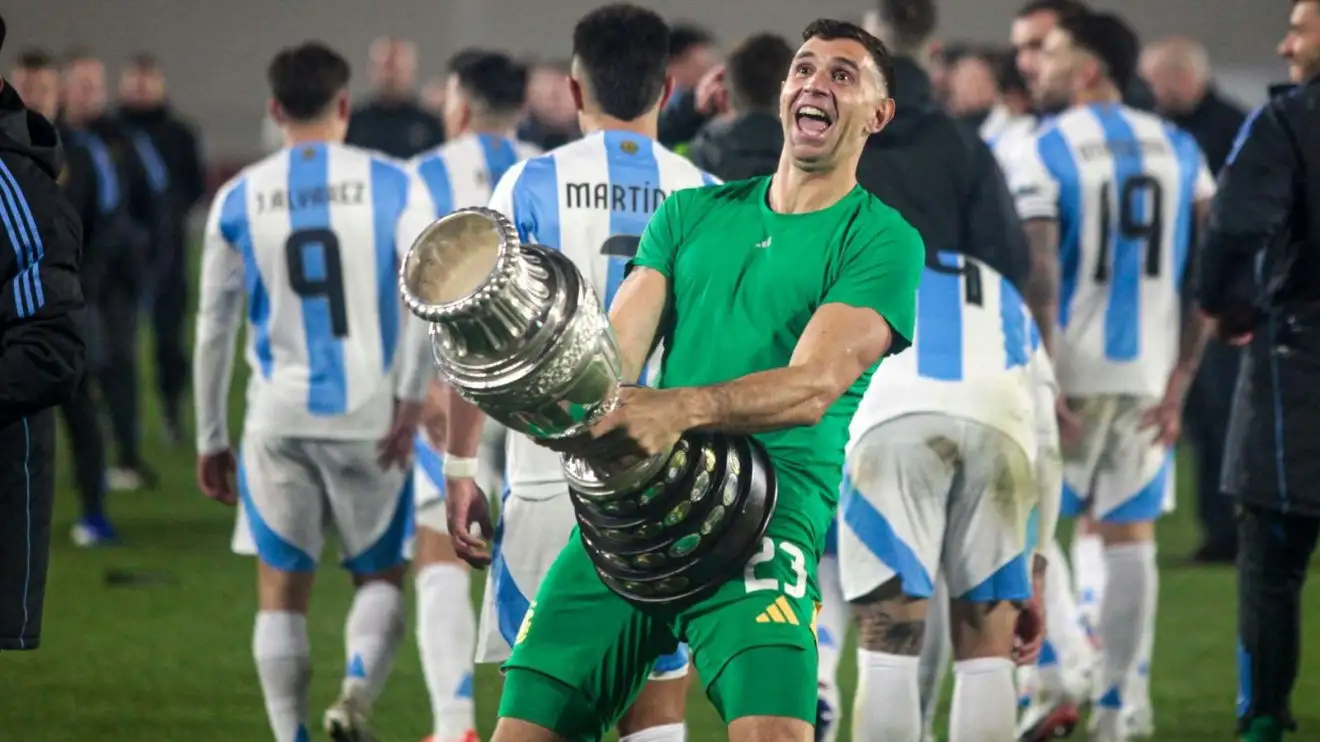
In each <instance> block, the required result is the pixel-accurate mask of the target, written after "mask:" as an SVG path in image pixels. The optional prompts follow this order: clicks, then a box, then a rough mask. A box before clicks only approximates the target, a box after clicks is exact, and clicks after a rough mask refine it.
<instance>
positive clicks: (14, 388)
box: [0, 85, 85, 517]
mask: <svg viewBox="0 0 1320 742" xmlns="http://www.w3.org/2000/svg"><path fill="white" fill-rule="evenodd" d="M0 162H3V164H4V168H3V170H0V181H2V182H0V192H3V193H4V194H5V198H4V199H0V204H3V207H2V208H0V215H3V216H4V218H3V219H0V243H4V244H0V280H2V281H3V283H0V488H3V487H6V486H8V485H9V483H10V481H9V480H8V479H6V477H9V476H10V475H11V474H12V471H11V467H14V466H19V465H18V464H16V463H12V464H11V462H17V461H18V460H19V459H20V458H21V452H22V451H23V450H24V446H25V443H24V435H25V431H24V425H23V422H24V419H25V418H26V417H28V416H32V415H36V414H38V413H41V412H42V411H43V410H47V409H48V408H50V407H52V406H54V405H57V404H59V403H61V402H63V401H64V400H65V399H67V398H68V397H69V396H70V395H71V394H72V392H73V388H74V385H75V384H76V383H77V381H78V379H79V377H80V375H81V374H82V371H83V361H84V353H85V348H84V346H83V338H82V336H81V335H80V334H79V332H78V324H77V323H76V322H75V319H74V317H73V314H74V313H75V312H77V311H78V310H80V309H81V308H82V306H83V295H82V290H81V287H80V286H79V283H78V270H79V263H80V261H81V258H82V250H81V245H82V233H81V228H80V226H79V223H78V215H77V214H76V213H75V212H74V209H73V206H72V205H71V204H70V203H69V201H68V200H67V199H65V198H64V196H63V194H61V193H60V188H59V185H58V184H57V183H56V178H58V177H59V175H60V168H61V154H60V144H59V138H58V136H57V135H56V133H55V129H54V128H53V127H52V126H51V125H50V122H48V121H46V119H44V118H42V117H41V116H39V115H37V114H35V113H31V112H29V111H28V110H27V109H25V108H24V107H23V103H22V101H21V100H19V98H18V94H17V93H15V92H14V90H13V88H11V87H10V86H9V85H5V86H4V88H3V89H0ZM46 425H49V422H48V421H47V422H46ZM0 517H5V516H4V514H3V513H0Z"/></svg>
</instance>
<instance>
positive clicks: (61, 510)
mask: <svg viewBox="0 0 1320 742" xmlns="http://www.w3.org/2000/svg"><path fill="white" fill-rule="evenodd" d="M145 358H146V355H145V354H144V360H145ZM149 373H150V372H149V371H146V372H144V381H147V379H148V378H149ZM151 388H152V386H151V384H150V383H149V382H147V383H145V384H144V398H146V400H147V401H146V405H147V411H146V415H145V416H144V423H145V426H146V428H147V430H148V431H154V430H155V429H156V427H157V426H156V424H155V423H156V422H157V420H158V419H159V418H158V417H157V411H156V407H155V401H154V399H152V398H151V395H150V394H149V393H146V392H148V391H149V390H150V389H151ZM234 390H235V393H234V395H233V404H232V412H233V419H234V421H235V428H234V429H235V430H237V422H238V420H239V413H240V411H241V410H240V408H239V405H240V403H241V399H240V395H241V391H242V386H241V383H236V384H235V385H234ZM146 453H147V455H148V456H149V460H150V461H151V463H152V465H153V466H155V467H156V468H157V469H158V470H159V472H160V474H161V486H160V488H159V489H158V490H157V491H154V492H149V493H131V494H129V493H120V494H113V495H111V499H110V503H109V509H110V513H111V514H112V516H113V517H114V519H115V523H116V525H117V526H118V527H119V529H120V532H121V536H122V539H123V545H122V546H120V547H118V548H114V549H105V550H94V551H84V550H79V549H76V548H74V547H73V546H72V545H71V544H70V542H69V539H68V532H69V528H70V527H71V526H72V523H73V520H74V517H75V514H76V508H77V504H76V497H75V495H74V492H73V491H72V489H71V487H72V484H71V477H70V476H68V473H67V471H66V472H64V473H63V475H62V476H61V478H60V484H59V490H58V495H57V505H56V514H55V523H54V532H53V544H52V549H51V551H52V554H51V568H50V582H49V586H48V588H47V595H46V618H45V629H44V632H43V636H42V646H41V649H40V650H38V651H35V652H12V653H5V654H4V655H3V656H0V740H4V741H6V742H7V741H8V740H14V741H15V742H17V741H18V740H39V741H40V742H87V741H88V740H97V742H119V741H121V740H122V741H123V742H158V741H159V742H167V741H175V740H177V741H178V742H260V741H262V740H268V739H270V733H269V731H268V728H267V725H266V719H265V712H264V708H263V706H262V699H261V694H260V690H259V689H258V687H257V679H256V674H255V672H254V670H253V666H252V659H251V630H252V623H253V615H254V611H255V610H256V597H255V589H254V577H255V569H254V567H253V564H252V562H251V561H250V560H248V559H243V558H239V557H235V556H233V555H231V554H230V553H229V550H228V545H229V536H230V531H231V528H232V524H233V512H232V511H231V510H229V509H227V508H224V507H222V506H219V505H216V504H214V503H211V502H208V501H206V500H205V499H204V498H203V497H202V496H201V495H200V494H199V493H198V491H197V488H196V486H195V484H194V480H193V456H192V455H191V454H190V453H189V452H188V451H187V450H175V449H170V448H168V447H166V446H164V445H163V444H162V443H161V441H160V440H159V437H158V435H156V434H155V433H153V432H149V433H148V440H147V443H146ZM65 468H66V469H67V461H66V467H65ZM1180 484H1181V485H1182V486H1181V487H1180V488H1179V489H1180V497H1181V500H1180V502H1181V504H1182V506H1183V507H1182V509H1181V510H1180V511H1179V512H1178V513H1176V514H1175V515H1173V516H1171V517H1170V518H1168V519H1167V520H1166V521H1165V522H1164V523H1162V525H1161V531H1160V545H1161V560H1162V564H1163V568H1162V572H1161V580H1162V581H1161V586H1160V618H1159V635H1158V640H1157V645H1156V652H1155V661H1154V669H1153V678H1154V681H1153V694H1154V702H1155V708H1156V713H1157V719H1158V726H1159V733H1158V736H1157V739H1158V740H1169V741H1184V740H1185V741H1186V742H1204V741H1209V740H1216V739H1231V738H1232V731H1231V730H1232V725H1233V700H1234V693H1235V679H1236V670H1235V667H1234V656H1235V650H1234V648H1235V639H1234V625H1235V602H1234V597H1233V573H1232V571H1231V570H1230V569H1227V568H1192V567H1185V566H1181V565H1180V564H1179V563H1178V562H1179V559H1180V557H1181V556H1182V555H1183V554H1185V553H1186V552H1187V551H1188V550H1190V549H1191V548H1192V546H1193V544H1194V542H1195V540H1196V531H1195V523H1194V520H1193V516H1192V503H1191V495H1190V490H1189V487H1188V485H1189V484H1190V482H1189V480H1188V478H1187V477H1183V478H1182V479H1181V480H1180ZM327 561H328V562H329V563H331V564H333V562H334V560H333V559H331V560H327ZM111 570H139V571H143V572H146V573H150V574H153V575H158V576H160V577H161V578H162V579H161V580H159V581H157V582H155V583H153V584H143V585H130V586H117V585H109V584H107V580H106V575H107V572H109V571H111ZM321 577H322V579H321V582H320V584H318V585H317V590H316V592H315V597H314V599H313V604H312V615H311V617H310V621H309V630H310V632H311V638H312V647H313V656H314V662H315V667H316V674H315V681H314V687H313V691H312V698H313V705H312V709H313V713H314V714H315V715H316V717H315V718H314V719H313V721H319V714H320V711H321V710H322V709H324V707H325V705H326V704H328V703H329V702H331V701H332V700H333V699H334V696H335V694H336V692H337V691H338V685H339V678H340V674H341V672H342V667H343V640H342V628H343V619H344V615H345V612H346V611H347V609H348V603H349V599H350V597H351V594H350V586H349V583H348V580H347V579H346V577H345V576H344V575H343V574H342V573H341V572H339V571H338V570H337V569H335V568H327V569H326V570H325V571H324V573H323V575H322V576H321ZM477 581H478V582H479V580H477ZM1304 610H1305V611H1306V613H1307V614H1309V616H1310V618H1311V620H1310V625H1309V632H1308V637H1307V638H1308V642H1307V647H1306V651H1305V653H1304V658H1303V677H1302V680H1301V682H1300V683H1299V685H1298V688H1297V691H1296V694H1295V698H1296V702H1295V706H1296V708H1295V711H1296V713H1297V715H1298V716H1299V717H1300V718H1301V721H1302V723H1303V725H1304V728H1303V733H1302V734H1301V735H1299V736H1298V737H1296V739H1299V740H1300V739H1313V740H1314V739H1320V704H1317V703H1315V702H1314V700H1313V699H1315V698H1318V697H1320V672H1314V671H1311V672H1309V673H1308V670H1307V668H1311V669H1312V670H1315V669H1320V655H1318V654H1317V652H1318V651H1320V650H1317V647H1320V594H1317V592H1316V591H1315V590H1310V591H1308V594H1307V596H1306V599H1305V601H1304ZM410 616H411V610H410ZM415 646H416V645H415V643H414V642H413V641H412V640H411V636H410V639H409V641H408V643H407V644H405V646H404V648H403V650H402V652H401V657H400V661H399V664H398V667H397V669H396V670H395V673H394V676H393V678H392V680H391V681H390V685H389V687H388V688H387V689H386V692H385V695H384V697H383V698H382V699H381V701H380V703H379V705H378V707H377V717H376V718H377V727H378V731H379V733H380V736H381V739H382V740H384V742H415V740H418V739H420V738H421V737H422V736H423V735H424V734H425V733H427V731H428V730H429V724H430V713H429V708H428V703H427V698H426V692H425V688H424V686H423V681H422V674H421V669H420V666H419V664H418V661H417V653H416V649H415ZM852 673H853V667H852V662H851V653H845V661H844V667H843V668H842V670H841V677H842V680H843V683H844V688H845V694H850V693H851V688H852V685H853V684H852V682H851V678H852ZM497 683H498V678H497V673H496V672H495V671H494V669H493V668H491V667H483V668H481V670H480V671H479V672H478V679H477V686H476V687H477V708H478V714H479V716H480V731H481V732H482V733H483V735H489V733H490V731H491V728H492V725H493V716H494V711H495V708H496V703H497V699H498V685H497ZM1308 699H1310V700H1308ZM848 713H849V712H848V710H847V709H845V713H844V714H843V723H844V731H843V734H842V735H841V737H840V739H841V740H845V741H846V740H848V739H849V736H848V733H847V723H848ZM688 720H689V727H690V735H689V738H690V739H692V740H695V741H704V740H721V739H724V738H725V737H724V734H723V728H722V725H721V724H720V723H719V720H718V718H717V717H716V716H715V714H714V712H713V710H712V708H711V706H710V704H709V703H708V702H707V701H706V700H705V699H704V698H703V697H702V696H701V695H700V692H699V691H694V693H693V696H692V703H691V708H690V711H689V716H688Z"/></svg>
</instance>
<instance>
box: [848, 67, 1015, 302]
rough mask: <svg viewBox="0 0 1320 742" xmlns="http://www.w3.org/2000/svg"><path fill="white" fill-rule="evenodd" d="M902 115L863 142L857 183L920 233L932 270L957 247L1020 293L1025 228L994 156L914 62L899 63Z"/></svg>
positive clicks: (897, 85) (897, 74) (897, 82)
mask: <svg viewBox="0 0 1320 742" xmlns="http://www.w3.org/2000/svg"><path fill="white" fill-rule="evenodd" d="M894 78H895V79H894V95H895V99H896V100H897V102H898V111H897V114H896V115H895V116H894V120H893V121H892V122H890V124H889V126H887V127H885V129H884V130H883V131H881V132H880V133H879V134H876V135H875V136H873V137H871V139H870V140H869V141H868V142H867V143H866V149H865V150H864V151H863V152H862V160H861V162H860V163H858V166H857V180H858V182H860V183H861V184H862V186H863V187H865V188H866V189H867V190H868V191H870V192H871V193H874V194H875V195H876V196H877V197H879V198H880V200H881V201H884V202H885V203H886V204H888V205H890V206H892V207H894V208H895V209H897V210H898V212H899V213H900V214H902V215H903V217H904V218H905V219H907V221H908V222H909V223H910V224H911V225H912V226H913V227H914V228H916V230H917V231H918V232H920V233H921V237H922V239H923V240H924V241H925V243H926V250H927V258H926V262H927V265H932V266H933V265H936V262H935V260H936V258H935V253H937V252H938V251H940V250H952V251H955V252H958V253H961V254H963V255H969V256H971V257H974V258H977V259H979V260H982V261H984V262H985V263H986V264H987V265H989V266H990V267H991V268H994V269H995V270H996V271H998V272H999V273H1000V274H1002V275H1003V276H1004V277H1005V278H1007V279H1008V280H1009V281H1011V282H1012V283H1013V284H1014V285H1015V286H1017V287H1018V289H1019V290H1021V289H1022V288H1023V287H1024V285H1025V283H1026V280H1027V276H1028V274H1029V273H1030V271H1031V255H1030V252H1029V250H1028V248H1027V242H1026V236H1025V235H1024V234H1023V232H1022V223H1021V221H1020V220H1019V219H1018V215H1017V208H1016V206H1015V205H1014V203H1013V197H1012V195H1011V194H1010V193H1009V191H1008V184H1007V183H1005V181H1004V174H1003V173H1002V172H1001V171H1000V170H999V164H998V163H997V162H996V161H995V156H994V154H993V153H992V152H991V151H990V148H989V147H988V146H986V144H985V142H983V141H981V138H980V137H978V136H977V135H976V133H975V132H974V131H971V130H970V128H969V127H967V126H966V125H964V124H962V123H961V122H959V121H957V120H955V119H954V118H953V117H952V116H950V115H949V114H947V113H945V112H944V110H943V109H942V108H940V106H939V104H938V103H936V101H935V98H934V96H933V95H932V93H931V86H930V78H929V77H928V76H927V75H926V73H925V72H924V71H922V69H921V68H920V67H918V66H917V65H916V64H915V63H914V62H912V61H910V60H907V59H902V58H900V59H897V60H895V62H894Z"/></svg>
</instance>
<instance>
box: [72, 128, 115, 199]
mask: <svg viewBox="0 0 1320 742" xmlns="http://www.w3.org/2000/svg"><path fill="white" fill-rule="evenodd" d="M75 139H76V141H77V142H78V143H79V144H81V145H82V146H84V147H86V148H87V154H88V155H90V156H91V158H92V167H93V168H94V169H95V170H96V201H97V205H98V206H100V208H101V213H102V214H109V213H110V212H112V211H114V210H115V209H116V208H118V206H119V171H118V170H117V169H116V168H115V160H114V158H113V157H111V156H110V148H109V147H107V146H106V144H105V140H104V139H102V138H101V137H100V136H99V135H97V134H93V133H92V132H90V131H85V132H80V133H79V134H77V135H76V137H75Z"/></svg>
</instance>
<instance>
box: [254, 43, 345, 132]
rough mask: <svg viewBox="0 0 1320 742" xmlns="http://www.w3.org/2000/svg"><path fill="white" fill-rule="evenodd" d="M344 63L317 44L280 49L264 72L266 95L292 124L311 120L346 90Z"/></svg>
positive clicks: (331, 50)
mask: <svg viewBox="0 0 1320 742" xmlns="http://www.w3.org/2000/svg"><path fill="white" fill-rule="evenodd" d="M349 75H350V71H349V67H348V61H347V60H345V59H344V58H343V57H342V56H340V55H339V53H338V52H336V51H335V50H333V49H331V48H330V47H328V46H326V45H325V44H322V43H321V42H319V41H308V42H305V43H303V44H302V45H300V46H294V47H289V48H287V49H284V50H283V51H281V52H280V53H279V54H276V55H275V58H274V59H273V60H271V62H270V67H269V68H268V69H267V70H266V79H267V80H268V81H269V82H270V94H271V97H273V98H274V99H275V102H277V103H279V104H280V107H281V108H283V109H284V113H285V114H287V115H288V116H289V118H291V119H293V120H294V121H313V120H315V119H317V118H318V117H320V116H321V115H322V114H323V113H325V110H326V108H328V107H329V106H330V104H331V103H332V102H334V99H335V96H337V95H339V94H340V93H341V92H343V90H344V88H346V87H348V79H349Z"/></svg>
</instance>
